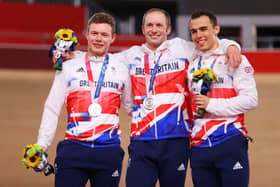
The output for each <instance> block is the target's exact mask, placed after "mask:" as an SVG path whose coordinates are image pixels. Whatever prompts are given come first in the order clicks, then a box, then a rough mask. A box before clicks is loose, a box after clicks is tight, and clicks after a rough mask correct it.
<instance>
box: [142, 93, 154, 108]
mask: <svg viewBox="0 0 280 187" xmlns="http://www.w3.org/2000/svg"><path fill="white" fill-rule="evenodd" d="M143 105H144V108H145V109H147V110H153V109H154V106H155V104H154V98H153V96H151V95H150V96H148V97H146V98H145V99H144V101H143Z"/></svg>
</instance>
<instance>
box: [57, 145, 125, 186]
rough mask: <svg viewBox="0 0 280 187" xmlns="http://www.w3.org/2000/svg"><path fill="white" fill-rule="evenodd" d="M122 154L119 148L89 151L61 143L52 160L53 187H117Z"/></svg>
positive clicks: (81, 147)
mask: <svg viewBox="0 0 280 187" xmlns="http://www.w3.org/2000/svg"><path fill="white" fill-rule="evenodd" d="M123 156H124V152H123V150H122V148H121V147H120V146H115V147H106V148H90V147H85V146H82V145H81V144H78V143H76V142H73V141H70V140H64V141H61V142H60V143H59V144H58V146H57V153H56V158H55V186H56V187H66V186H71V187H84V186H85V185H86V183H87V181H88V180H89V181H90V184H91V186H92V187H118V186H119V181H120V176H121V170H122V161H123Z"/></svg>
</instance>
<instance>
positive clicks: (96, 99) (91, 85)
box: [86, 54, 109, 103]
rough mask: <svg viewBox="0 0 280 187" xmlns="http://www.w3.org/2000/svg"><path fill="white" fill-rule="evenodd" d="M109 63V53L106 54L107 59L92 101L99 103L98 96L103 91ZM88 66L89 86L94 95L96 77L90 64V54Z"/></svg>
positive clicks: (87, 61)
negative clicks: (94, 77)
mask: <svg viewBox="0 0 280 187" xmlns="http://www.w3.org/2000/svg"><path fill="white" fill-rule="evenodd" d="M108 63H109V55H108V54H107V55H106V56H105V59H104V61H103V65H102V68H101V71H100V74H99V78H98V82H97V86H96V90H95V93H94V97H93V98H92V103H93V102H95V103H97V101H98V98H99V96H100V92H101V88H102V85H103V82H104V77H105V72H106V70H107V67H108ZM86 68H87V76H88V80H89V86H90V88H91V89H90V92H91V96H93V94H92V91H93V90H94V86H93V84H94V79H93V75H92V72H93V71H92V69H91V66H90V62H89V58H88V54H86Z"/></svg>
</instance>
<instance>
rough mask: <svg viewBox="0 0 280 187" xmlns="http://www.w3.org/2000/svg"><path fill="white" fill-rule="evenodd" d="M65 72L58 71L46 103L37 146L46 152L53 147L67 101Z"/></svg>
mask: <svg viewBox="0 0 280 187" xmlns="http://www.w3.org/2000/svg"><path fill="white" fill-rule="evenodd" d="M64 74H65V73H64V71H57V72H56V75H55V78H54V81H53V84H52V87H51V90H50V92H49V95H48V97H47V100H46V101H45V105H44V110H43V115H42V119H41V125H40V128H39V134H38V138H37V144H38V145H40V146H43V147H44V148H45V150H47V149H48V147H49V146H50V145H51V143H52V141H53V139H54V136H55V132H56V128H57V123H58V118H59V115H60V112H61V109H62V107H63V104H64V101H65V95H66V94H65V93H66V89H67V84H66V83H65V82H66V80H65V78H64Z"/></svg>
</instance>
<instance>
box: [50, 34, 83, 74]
mask: <svg viewBox="0 0 280 187" xmlns="http://www.w3.org/2000/svg"><path fill="white" fill-rule="evenodd" d="M54 36H55V38H56V41H55V42H54V43H53V45H52V46H51V48H50V51H49V56H50V57H54V58H55V64H54V66H53V69H56V70H62V62H63V56H62V55H63V54H65V53H67V52H68V51H74V50H75V47H76V46H77V45H78V39H77V37H76V34H75V32H74V31H72V30H71V29H59V30H58V31H57V32H56V33H55V35H54Z"/></svg>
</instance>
